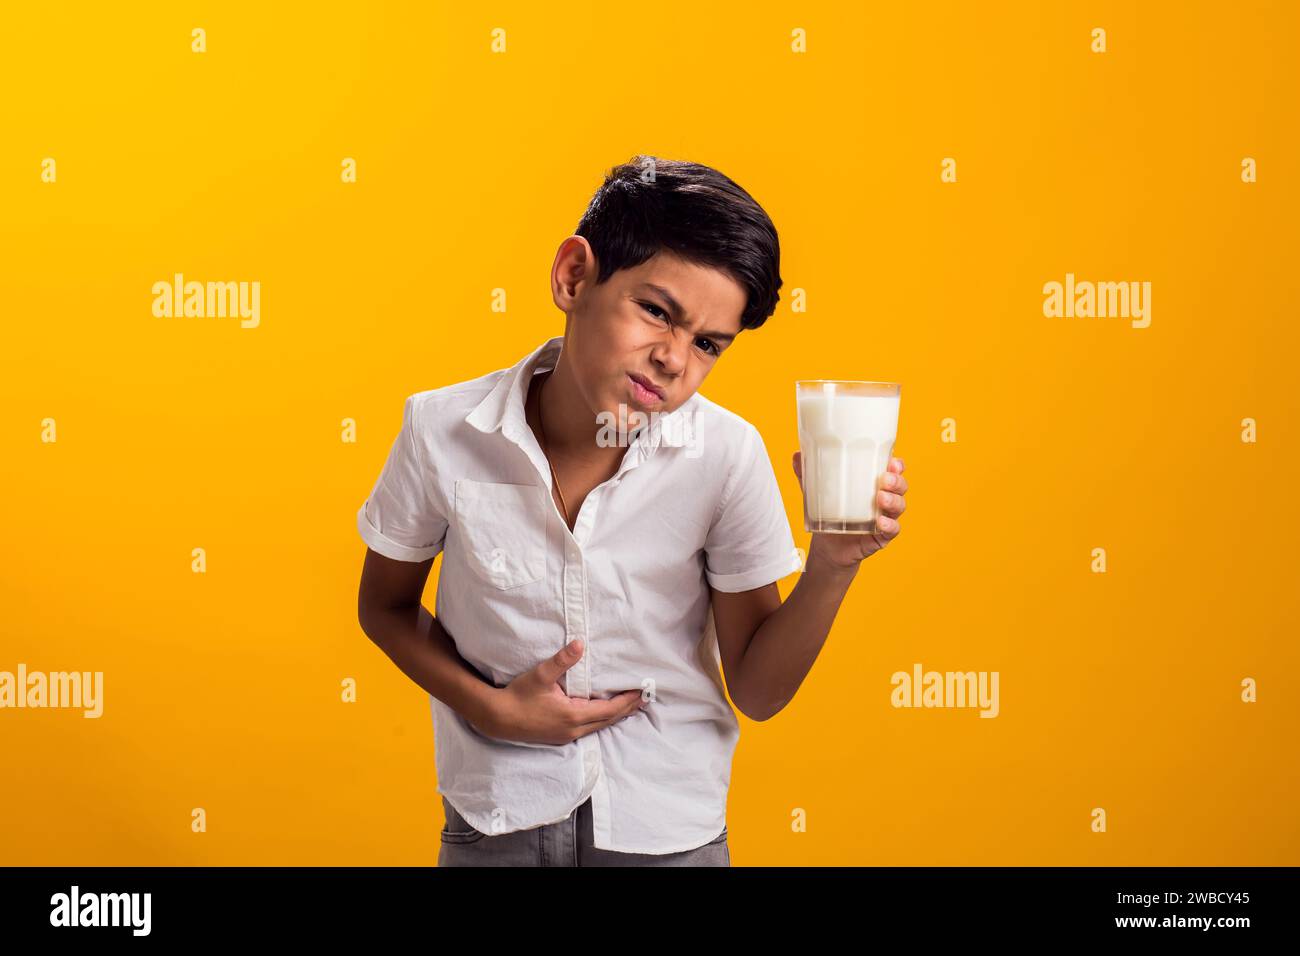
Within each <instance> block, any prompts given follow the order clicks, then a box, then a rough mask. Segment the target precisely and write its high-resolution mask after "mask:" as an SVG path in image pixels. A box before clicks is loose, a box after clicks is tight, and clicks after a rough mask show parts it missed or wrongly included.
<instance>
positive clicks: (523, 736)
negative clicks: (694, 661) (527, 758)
mask: <svg viewBox="0 0 1300 956" xmlns="http://www.w3.org/2000/svg"><path fill="white" fill-rule="evenodd" d="M582 653H583V648H582V646H581V642H580V641H573V642H571V643H570V644H569V645H568V646H566V647H564V648H562V649H561V650H560V651H559V652H558V653H557V654H555V655H554V656H553V657H548V658H547V659H546V660H544V661H542V662H541V663H540V664H538V665H537V666H536V667H534V668H533V669H532V670H530V671H525V672H524V673H522V674H520V675H519V676H518V677H516V678H515V679H514V680H512V681H511V682H510V683H509V684H507V685H506V686H505V687H500V688H497V689H496V694H495V696H494V701H495V705H494V706H493V708H492V712H491V715H490V716H489V718H488V719H487V720H486V721H483V722H482V724H483V726H479V725H473V726H474V727H475V729H476V730H478V731H479V733H481V734H483V735H484V736H487V737H495V738H498V739H500V740H514V741H519V742H522V743H532V744H567V743H570V742H571V741H574V740H577V739H578V738H579V737H583V736H586V735H587V734H589V733H592V732H593V731H597V730H601V729H602V728H605V727H609V726H610V725H612V724H615V723H617V722H618V721H620V720H622V719H623V718H625V717H630V716H631V715H632V714H635V713H637V712H638V711H640V710H641V708H642V707H643V706H644V702H643V701H642V695H641V691H640V690H639V689H636V690H627V691H623V692H622V693H619V694H615V695H614V696H613V697H611V698H609V699H608V700H599V699H590V700H589V699H587V698H584V697H570V696H569V695H568V694H566V693H565V692H564V688H563V687H561V686H560V684H559V681H560V678H561V677H563V676H564V672H565V671H567V670H568V669H569V668H570V667H572V666H573V665H574V664H576V663H578V661H580V660H582Z"/></svg>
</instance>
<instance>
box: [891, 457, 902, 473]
mask: <svg viewBox="0 0 1300 956" xmlns="http://www.w3.org/2000/svg"><path fill="white" fill-rule="evenodd" d="M888 470H889V471H892V472H894V473H895V474H898V475H901V474H902V473H903V459H901V458H891V459H889V468H888Z"/></svg>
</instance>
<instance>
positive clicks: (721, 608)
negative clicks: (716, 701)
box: [710, 552, 858, 720]
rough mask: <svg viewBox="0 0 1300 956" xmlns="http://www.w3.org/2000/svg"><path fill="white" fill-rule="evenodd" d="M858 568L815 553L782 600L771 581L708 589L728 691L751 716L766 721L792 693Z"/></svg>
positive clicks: (815, 657)
mask: <svg viewBox="0 0 1300 956" xmlns="http://www.w3.org/2000/svg"><path fill="white" fill-rule="evenodd" d="M857 573H858V565H856V564H855V565H853V566H852V567H850V568H840V567H836V566H834V565H830V564H828V563H824V562H823V561H822V559H821V556H820V555H819V554H816V553H815V552H814V553H812V554H809V556H808V564H807V567H806V568H805V569H804V573H803V575H802V576H801V577H800V578H799V581H798V583H796V584H795V586H794V590H793V591H791V592H790V596H789V597H787V598H786V599H785V603H782V602H781V594H780V592H779V591H778V590H777V586H776V583H775V582H773V583H772V584H767V585H764V586H763V587H761V588H755V589H754V590H752V591H738V592H735V593H728V592H726V591H714V590H713V589H712V588H710V593H711V597H712V601H713V624H714V629H715V630H716V631H717V634H718V656H719V657H721V658H722V669H723V674H724V675H725V677H726V681H727V692H728V693H729V694H730V695H731V699H732V701H733V702H734V703H735V705H736V706H737V707H739V708H740V710H741V712H742V713H743V714H744V715H745V716H746V717H748V718H749V719H750V720H767V719H768V718H769V717H772V716H773V715H775V714H776V713H778V712H779V711H780V710H781V709H782V708H783V707H785V705H786V704H788V703H789V702H790V701H791V700H792V699H793V698H794V695H795V692H796V691H797V690H798V689H799V685H800V684H802V683H803V679H804V678H805V677H806V676H808V672H809V671H810V670H812V666H813V662H814V661H815V660H817V655H818V654H820V653H821V650H822V646H823V645H824V644H825V643H826V637H827V635H828V634H830V630H831V624H833V623H834V622H835V615H836V614H837V613H839V609H840V604H841V602H842V601H843V600H844V595H845V594H846V593H848V589H849V585H850V584H852V583H853V579H854V577H855V576H856V575H857Z"/></svg>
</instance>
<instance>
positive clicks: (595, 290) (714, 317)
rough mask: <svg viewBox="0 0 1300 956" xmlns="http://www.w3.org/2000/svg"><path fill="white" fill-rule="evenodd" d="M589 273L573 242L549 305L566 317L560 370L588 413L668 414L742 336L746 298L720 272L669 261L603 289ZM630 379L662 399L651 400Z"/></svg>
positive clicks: (588, 252) (574, 239) (557, 269)
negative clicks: (565, 368) (566, 366)
mask: <svg viewBox="0 0 1300 956" xmlns="http://www.w3.org/2000/svg"><path fill="white" fill-rule="evenodd" d="M595 267H596V259H595V254H594V253H593V252H592V249H591V246H590V245H589V244H588V243H587V241H586V239H584V238H582V237H581V236H570V237H569V238H567V239H566V240H565V241H564V243H563V244H562V245H561V246H560V250H559V252H558V253H557V254H556V257H555V265H554V267H553V269H552V273H551V286H552V292H553V295H554V298H555V304H556V306H558V307H559V308H560V309H562V310H563V311H564V312H565V313H566V315H567V317H568V318H567V321H566V323H565V330H564V332H565V339H564V354H565V356H566V358H565V361H566V362H569V363H571V370H572V373H573V376H574V378H575V379H576V381H577V383H578V388H579V389H580V390H581V391H582V392H583V397H584V398H585V399H586V402H587V405H588V406H589V407H590V408H591V409H592V411H593V412H600V411H610V412H613V413H614V414H615V415H617V414H618V406H619V404H620V403H622V404H624V405H626V406H627V412H628V413H629V414H630V413H631V412H633V411H640V412H644V413H650V412H658V413H660V414H668V413H669V412H672V411H675V410H676V409H677V408H678V407H679V406H681V405H682V404H683V403H684V402H685V401H686V400H687V399H688V398H690V397H691V396H692V395H693V394H695V390H696V389H697V388H699V387H700V383H701V382H703V381H704V377H705V376H706V375H708V374H709V371H710V370H711V369H712V368H713V366H714V363H715V362H717V361H718V355H719V354H720V353H721V352H723V351H726V350H727V349H728V348H729V347H731V338H734V337H735V336H737V335H739V334H740V331H741V326H740V318H741V313H742V312H743V311H744V308H745V301H746V300H745V291H744V289H743V288H742V287H741V285H740V284H739V283H738V282H736V281H735V280H734V279H732V278H731V277H730V276H728V275H727V274H726V273H724V272H720V271H719V270H717V269H710V268H707V267H705V266H698V265H694V264H692V263H688V262H686V261H684V260H682V259H680V258H678V257H677V256H675V255H673V254H672V253H670V252H663V251H661V252H659V253H658V254H656V255H654V256H652V257H651V258H650V259H648V260H646V261H645V262H643V263H641V265H639V266H637V267H635V268H633V269H620V270H619V271H618V272H616V273H614V274H613V275H612V276H610V277H609V278H608V279H606V280H605V282H603V283H602V284H600V285H596V284H595V281H596V268H595ZM655 286H657V287H659V288H653V287H655ZM729 337H731V338H729ZM634 377H637V378H641V379H643V380H645V381H646V382H647V383H648V384H650V385H652V386H654V387H656V388H657V389H658V391H659V393H660V395H661V396H662V397H648V396H647V394H646V393H645V392H643V391H640V390H639V389H638V388H637V386H636V384H635V383H634V381H633V378H634Z"/></svg>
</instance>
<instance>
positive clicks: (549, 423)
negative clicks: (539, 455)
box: [524, 354, 626, 464]
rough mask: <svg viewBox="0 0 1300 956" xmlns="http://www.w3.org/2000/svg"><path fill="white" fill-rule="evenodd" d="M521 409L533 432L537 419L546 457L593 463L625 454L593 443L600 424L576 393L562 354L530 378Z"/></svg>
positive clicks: (611, 447) (617, 448) (600, 426)
mask: <svg viewBox="0 0 1300 956" xmlns="http://www.w3.org/2000/svg"><path fill="white" fill-rule="evenodd" d="M524 408H525V412H526V415H525V417H526V418H527V421H528V424H529V425H530V426H531V427H532V428H533V430H534V431H535V432H536V431H538V428H537V425H538V416H539V415H540V416H541V433H542V434H544V435H545V438H546V441H545V450H546V452H547V454H548V455H556V454H558V455H560V456H562V457H564V458H569V459H578V460H579V461H582V462H584V463H592V464H594V463H597V462H602V461H605V460H606V459H611V458H619V459H621V458H622V457H623V454H624V452H625V451H626V449H622V448H619V447H618V446H616V445H615V446H610V447H602V446H600V445H598V444H597V443H596V437H597V435H598V434H599V433H600V430H601V428H602V425H601V424H600V422H598V421H597V420H596V414H595V413H594V412H593V411H592V410H591V409H590V408H588V407H587V403H586V402H585V401H584V400H583V397H582V393H581V392H580V391H578V387H577V383H576V382H574V381H573V378H572V375H571V372H570V369H569V367H568V363H566V362H565V361H564V356H563V354H561V356H560V359H559V361H558V362H557V363H556V366H555V368H553V369H551V370H550V371H547V372H539V373H537V374H536V375H533V376H532V381H531V382H530V383H529V387H528V400H527V401H526V402H525V405H524ZM538 437H539V438H540V437H541V435H540V434H539V435H538Z"/></svg>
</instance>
